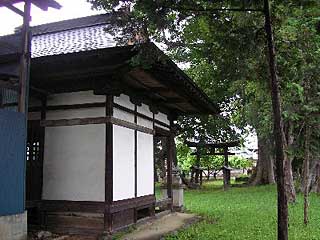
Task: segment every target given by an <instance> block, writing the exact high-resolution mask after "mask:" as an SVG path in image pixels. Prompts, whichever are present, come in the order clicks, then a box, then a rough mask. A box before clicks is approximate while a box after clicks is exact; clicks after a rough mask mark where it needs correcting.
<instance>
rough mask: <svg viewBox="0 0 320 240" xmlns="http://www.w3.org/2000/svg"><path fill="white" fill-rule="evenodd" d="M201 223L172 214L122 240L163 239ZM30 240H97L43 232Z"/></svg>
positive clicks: (140, 226) (193, 217) (143, 225)
mask: <svg viewBox="0 0 320 240" xmlns="http://www.w3.org/2000/svg"><path fill="white" fill-rule="evenodd" d="M198 221H200V218H199V217H198V216H196V215H194V214H188V213H170V214H167V215H163V216H159V217H156V218H154V219H151V220H150V219H148V221H143V222H141V223H138V224H137V225H136V228H135V230H133V231H132V232H130V233H128V234H125V235H123V236H122V237H121V239H122V240H158V239H161V237H163V236H165V235H168V234H170V233H174V232H175V231H178V230H179V229H181V228H185V227H187V226H189V225H190V224H193V223H195V222H198ZM28 240H95V238H92V237H91V238H90V237H79V236H61V235H60V236H59V235H54V234H52V233H50V232H46V231H41V232H38V233H34V234H30V235H29V236H28Z"/></svg>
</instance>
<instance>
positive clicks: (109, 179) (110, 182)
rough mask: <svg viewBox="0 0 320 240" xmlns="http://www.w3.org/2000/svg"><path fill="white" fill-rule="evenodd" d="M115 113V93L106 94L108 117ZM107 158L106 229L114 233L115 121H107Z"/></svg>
mask: <svg viewBox="0 0 320 240" xmlns="http://www.w3.org/2000/svg"><path fill="white" fill-rule="evenodd" d="M112 115H113V95H107V96H106V119H111V118H112ZM105 150H106V158H105V212H104V230H105V231H106V232H107V233H108V234H111V233H112V230H113V229H112V228H113V224H112V214H111V205H112V203H113V123H112V122H111V121H108V122H106V149H105Z"/></svg>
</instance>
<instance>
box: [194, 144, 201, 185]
mask: <svg viewBox="0 0 320 240" xmlns="http://www.w3.org/2000/svg"><path fill="white" fill-rule="evenodd" d="M199 168H200V149H197V160H196V178H195V183H199V176H200V174H199V172H200V171H199Z"/></svg>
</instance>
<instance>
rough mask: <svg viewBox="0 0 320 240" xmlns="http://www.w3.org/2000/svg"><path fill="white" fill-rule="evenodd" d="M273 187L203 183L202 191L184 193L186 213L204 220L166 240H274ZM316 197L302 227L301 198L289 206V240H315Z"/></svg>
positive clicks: (318, 231) (319, 232) (318, 222)
mask: <svg viewBox="0 0 320 240" xmlns="http://www.w3.org/2000/svg"><path fill="white" fill-rule="evenodd" d="M276 196H277V195H276V187H275V186H273V185H271V186H258V187H241V188H231V189H230V190H229V191H223V190H222V182H221V181H214V182H209V183H205V184H204V186H203V189H200V190H187V191H185V206H186V209H187V211H190V212H192V213H196V214H198V215H201V216H202V217H203V218H204V220H203V221H202V222H200V223H197V224H195V225H193V226H191V227H189V228H187V229H184V230H180V231H179V232H178V233H177V234H175V235H171V236H168V237H167V238H166V239H168V240H169V239H172V240H173V239H179V240H189V239H220V240H230V239H233V240H243V239H246V240H257V239H259V240H270V239H276V236H277V235H276V230H277V209H276V206H277V204H276V202H277V197H276ZM319 204H320V198H319V197H318V196H316V195H315V194H312V195H311V196H310V223H309V225H308V226H305V225H304V224H303V222H302V221H301V216H303V196H302V195H301V194H298V201H297V203H296V204H294V205H289V213H290V219H289V239H291V240H311V239H314V240H316V239H319V236H320V216H319V214H318V207H317V206H319Z"/></svg>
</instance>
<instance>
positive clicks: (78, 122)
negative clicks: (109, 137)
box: [41, 116, 154, 135]
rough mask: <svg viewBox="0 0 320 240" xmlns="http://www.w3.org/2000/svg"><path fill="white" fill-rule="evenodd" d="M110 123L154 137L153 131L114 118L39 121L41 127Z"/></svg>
mask: <svg viewBox="0 0 320 240" xmlns="http://www.w3.org/2000/svg"><path fill="white" fill-rule="evenodd" d="M104 123H112V124H114V125H117V126H121V127H126V128H129V129H133V130H137V131H139V132H144V133H148V134H152V135H154V130H153V129H151V128H147V127H144V126H140V125H137V124H135V123H131V122H128V121H125V120H121V119H118V118H114V117H110V116H107V117H93V118H72V119H59V120H44V121H41V126H43V127H62V126H77V125H89V124H104Z"/></svg>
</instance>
